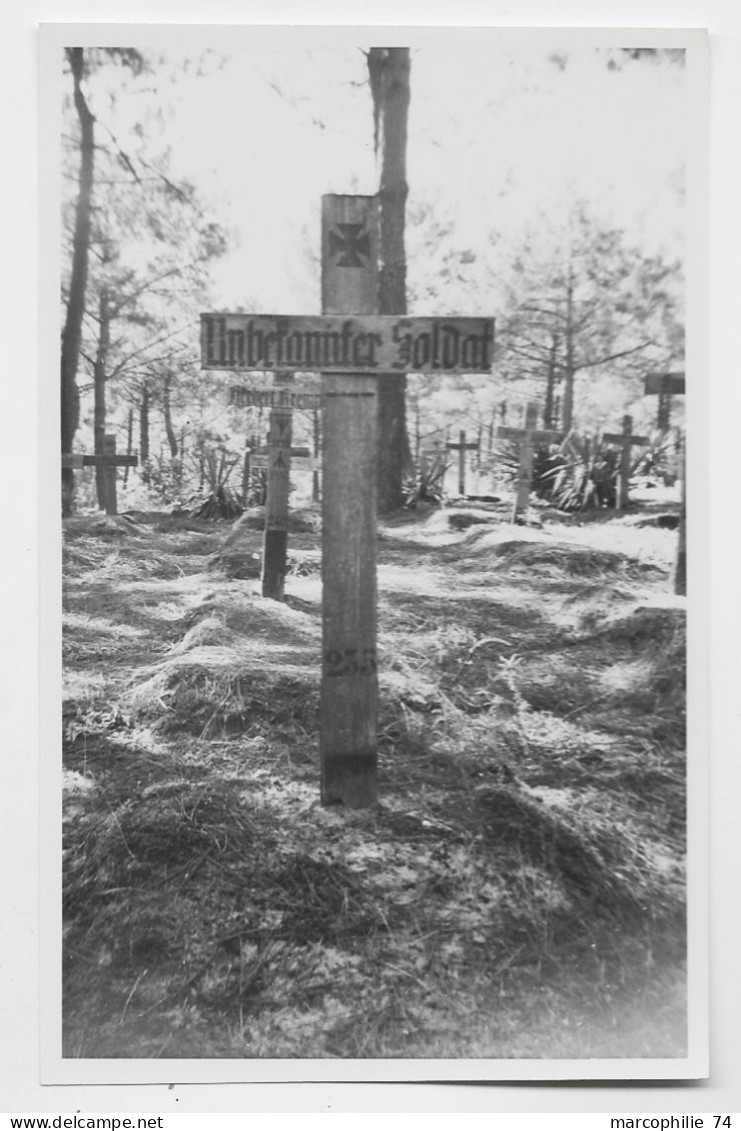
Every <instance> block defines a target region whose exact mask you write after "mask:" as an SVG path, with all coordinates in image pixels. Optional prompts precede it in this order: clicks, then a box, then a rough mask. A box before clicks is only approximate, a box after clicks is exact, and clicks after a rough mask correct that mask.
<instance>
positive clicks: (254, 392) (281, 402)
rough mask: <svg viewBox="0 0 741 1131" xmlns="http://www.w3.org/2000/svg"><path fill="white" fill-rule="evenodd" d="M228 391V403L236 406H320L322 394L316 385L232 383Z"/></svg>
mask: <svg viewBox="0 0 741 1131" xmlns="http://www.w3.org/2000/svg"><path fill="white" fill-rule="evenodd" d="M229 393H230V396H229V403H230V404H232V405H236V406H237V407H238V408H251V407H257V408H285V409H292V408H305V409H317V408H321V407H322V394H321V391H320V390H319V389H318V388H317V386H316V385H298V384H293V385H257V386H250V387H249V388H248V387H247V386H246V385H232V387H231V389H230V390H229Z"/></svg>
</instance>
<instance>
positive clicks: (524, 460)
mask: <svg viewBox="0 0 741 1131" xmlns="http://www.w3.org/2000/svg"><path fill="white" fill-rule="evenodd" d="M537 423H538V406H537V405H536V404H533V403H532V402H530V403H529V404H528V406H527V409H526V410H525V427H524V428H512V427H511V426H510V425H506V424H500V426H499V427H498V428H497V436H498V437H499V438H500V439H502V440H517V441H519V445H518V446H519V456H520V462H519V467H518V470H517V491H516V493H515V505H514V508H513V510H512V521H513V522H517V521H518V519H520V518H524V516H525V515H526V514H527V508H528V503H529V501H530V486H531V482H532V478H533V452H534V450H535V445H536V444H557V443H559V442H560V441H561V440H563V438H564V433H563V432H556V431H555V429H552V428H542V429H538V428H536V425H537Z"/></svg>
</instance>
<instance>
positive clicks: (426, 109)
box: [61, 33, 687, 507]
mask: <svg viewBox="0 0 741 1131" xmlns="http://www.w3.org/2000/svg"><path fill="white" fill-rule="evenodd" d="M367 52H368V48H367V47H365V46H363V45H362V44H360V45H357V44H352V43H348V44H347V45H343V46H342V47H340V48H338V47H337V46H336V45H333V46H332V47H329V46H328V44H327V43H326V42H322V40H321V38H318V39H317V38H316V37H314V38H310V39H309V40H308V41H307V40H306V39H304V38H302V37H301V36H299V37H298V38H296V37H293V38H291V37H288V38H287V39H286V38H285V37H284V36H283V37H279V38H277V39H276V38H275V37H274V36H271V35H270V34H267V33H266V34H261V35H260V36H259V37H258V39H257V40H253V41H250V40H247V41H242V42H240V43H236V44H235V45H234V46H233V47H230V48H229V50H228V51H222V50H217V49H203V50H200V51H189V52H182V51H171V52H169V53H166V54H163V53H161V52H149V53H148V52H146V51H143V52H138V51H137V52H134V51H128V50H126V49H117V50H115V51H105V50H100V49H95V48H87V49H85V50H84V51H82V52H81V53H78V55H77V57H76V59H75V57H74V56H73V55H72V54H71V53H70V52H69V51H68V52H67V56H66V60H65V63H66V71H67V80H68V81H67V86H66V91H65V97H64V107H63V122H62V186H61V187H62V200H63V239H64V247H63V252H62V265H63V283H64V286H65V290H64V294H63V300H64V302H65V303H66V304H67V308H68V310H69V306H70V270H69V268H70V265H71V264H72V262H73V254H72V252H73V244H74V230H75V228H74V225H75V216H76V209H77V207H78V205H79V200H80V188H79V186H80V179H79V167H80V156H81V152H82V151H83V150H84V149H85V145H86V141H85V138H84V137H83V132H84V127H83V126H82V125H81V123H83V121H84V115H83V116H82V117H81V110H80V107H81V106H82V105H83V101H82V100H84V107H85V109H86V112H87V113H88V114H89V115H90V114H91V115H92V116H93V119H94V122H93V126H92V129H93V147H92V152H93V170H92V222H91V231H90V256H89V273H88V281H87V282H88V285H87V291H86V301H85V314H84V319H83V332H82V343H81V352H80V365H79V371H78V374H79V375H78V382H77V387H78V390H79V394H78V395H79V410H78V409H77V406H71V407H70V403H69V402H70V397H69V395H68V393H63V406H64V413H63V419H65V415H66V413H67V412H68V411H69V412H70V413H71V414H72V416H73V417H75V420H79V434H77V435H76V438H74V437H75V432H76V430H75V428H74V424H73V426H72V427H71V429H68V430H67V435H66V437H65V444H64V446H65V447H66V448H69V447H70V440H71V438H72V441H73V442H74V443H75V444H76V446H77V448H80V449H82V450H96V451H100V450H102V447H101V445H102V438H103V435H104V434H105V433H106V432H109V433H110V432H111V431H113V432H114V433H116V434H117V436H118V450H119V451H122V450H123V449H125V450H126V451H127V452H129V453H130V452H133V451H135V450H137V449H138V454H139V458H140V463H141V474H140V475H134V476H131V478H129V476H128V474H127V475H126V487H127V490H126V492H125V496H124V505H128V506H135V507H136V506H144V507H147V506H153V505H158V504H162V503H165V504H168V505H185V504H186V503H188V501H189V500H191V499H192V498H193V496H194V495H195V494H197V493H198V492H202V491H203V488H204V482H205V480H206V479H207V478H208V468H209V466H212V465H213V460H214V457H215V456H218V458H219V459H221V458H222V457H225V458H226V459H227V460H230V461H231V462H232V463H234V464H235V465H236V463H237V462H239V457H240V454H241V452H242V451H243V450H244V447H245V444H250V445H251V446H253V447H255V446H258V447H259V445H260V444H261V443H264V442H265V439H266V432H267V416H268V414H267V412H266V411H264V410H260V409H250V410H247V411H245V410H244V409H243V408H231V407H230V406H229V394H228V380H226V379H225V376H224V375H219V374H211V373H206V372H202V371H201V370H200V369H199V357H198V353H199V351H198V313H199V312H200V311H202V310H204V309H215V310H240V311H254V312H275V313H286V314H288V313H298V312H302V313H318V312H319V251H318V242H319V223H318V211H319V201H320V197H321V195H322V193H323V192H353V193H373V192H374V191H375V190H376V187H377V176H378V174H377V162H376V153H375V138H374V121H373V105H372V99H371V90H370V85H369V82H368V66H367ZM75 71H76V72H77V73H76V75H75V73H74V72H75ZM411 73H412V78H411V90H412V95H411V104H410V121H409V142H408V181H409V185H410V192H409V198H408V201H407V219H406V225H407V226H406V250H407V264H408V266H407V297H408V309H409V311H410V313H413V314H429V313H436V314H480V315H493V316H494V317H495V319H496V322H497V347H496V353H495V359H494V366H493V374H482V375H480V376H473V377H469V378H466V379H464V380H461V379H459V378H446V377H437V378H434V379H429V378H424V379H423V378H420V377H417V378H415V377H414V376H412V377H411V378H410V380H409V385H408V398H407V429H408V433H409V442H410V448H411V452H412V454H413V456H414V457H415V461H416V462H417V463H419V457H420V452H421V451H422V450H423V449H424V448H425V447H429V446H430V445H435V444H444V443H445V442H446V441H447V440H448V439H450V438H453V436H452V433H457V432H458V431H460V430H463V429H465V430H467V431H468V434H469V438H470V437H471V436H474V437H476V439H477V440H478V442H479V445H480V451H482V452H484V451H486V452H491V451H492V448H493V440H494V436H495V426H496V424H498V423H515V424H518V423H520V422H521V420H522V413H523V411H524V406H525V403H526V402H527V401H528V400H535V401H537V402H538V403H539V404H540V405H541V409H542V420H543V424H544V425H545V426H546V427H556V428H562V429H563V430H564V431H569V430H570V429H572V428H577V429H580V430H581V431H583V432H587V431H588V432H592V433H598V432H599V431H601V430H603V429H613V430H614V429H615V428H616V427H617V426H618V425H619V422H620V418H621V416H622V414H623V413H625V412H630V413H631V415H632V416H633V420H634V426H635V427H637V428H638V429H641V428H643V429H644V430H646V429H649V428H650V427H651V424H652V422H653V418H654V416H655V402H652V401H651V400H647V399H645V398H644V377H645V376H646V374H648V373H650V372H666V371H670V370H672V369H674V370H676V369H677V368H679V369H681V368H682V367H683V361H684V272H683V258H684V195H685V159H686V136H685V134H686V130H685V123H686V118H687V84H686V75H685V69H684V52H683V51H682V50H679V49H659V50H657V49H651V48H649V49H643V48H639V49H634V50H630V49H628V50H626V49H617V48H616V49H613V48H601V49H595V48H593V47H591V46H589V47H586V46H585V47H581V46H576V47H573V48H570V49H568V50H565V49H564V50H560V49H553V48H551V49H549V48H547V47H546V46H545V45H542V46H537V45H526V44H525V45H524V44H523V43H522V41H520V42H513V41H505V40H496V39H494V40H491V39H489V38H488V37H482V39H481V40H480V41H479V42H477V43H476V44H473V43H472V41H471V40H470V39H469V40H467V41H466V42H465V45H462V46H461V49H460V50H457V49H456V43H455V40H454V39H453V40H451V41H450V42H447V41H443V40H440V39H437V40H436V41H431V42H430V43H429V44H425V45H423V46H421V47H419V48H415V49H414V50H413V51H412V60H411ZM75 91H76V94H75V93H74V92H75ZM88 140H89V139H88ZM72 289H74V288H72ZM73 395H74V393H73ZM78 412H79V415H78ZM681 414H682V413H681V408H680V410H679V413H677V412H676V409H675V423H681ZM302 416H303V418H302V417H297V421H296V426H295V434H294V443H298V444H302V443H309V444H311V443H312V442H313V443H314V444H315V445H317V444H318V435H317V430H318V418H317V417H316V416H313V418H312V414H309V413H307V414H302ZM455 438H457V436H455ZM382 442H383V440H382ZM102 478H103V476H102V472H101V473H99V480H100V481H99V483H98V499H99V501H100V502H101V503H102V501H103V497H102ZM479 489H480V488H479ZM91 501H92V500H91V498H90V492H89V488H88V492H87V494H86V493H85V492H84V491H83V494H82V495H81V497H80V502H81V504H82V505H83V506H84V505H85V504H87V503H90V502H91Z"/></svg>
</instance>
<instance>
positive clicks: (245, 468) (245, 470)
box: [242, 445, 252, 506]
mask: <svg viewBox="0 0 741 1131" xmlns="http://www.w3.org/2000/svg"><path fill="white" fill-rule="evenodd" d="M251 454H252V453H251V449H250V447H249V445H248V446H247V447H246V448H245V450H244V464H243V465H242V499H243V501H244V505H245V506H247V498H248V496H249V493H250V456H251Z"/></svg>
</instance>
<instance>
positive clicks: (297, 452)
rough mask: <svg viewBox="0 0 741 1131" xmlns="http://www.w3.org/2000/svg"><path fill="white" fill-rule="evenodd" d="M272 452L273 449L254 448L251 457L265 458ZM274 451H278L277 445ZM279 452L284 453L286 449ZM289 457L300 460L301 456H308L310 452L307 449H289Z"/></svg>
mask: <svg viewBox="0 0 741 1131" xmlns="http://www.w3.org/2000/svg"><path fill="white" fill-rule="evenodd" d="M273 450H274V449H273V448H270V447H267V448H265V447H263V448H256V449H255V450H254V451H253V452H252V455H253V456H267V455H270V453H271V452H272V451H273ZM275 450H279V449H278V446H277V445H276V448H275ZM280 450H282V451H285V450H286V449H285V448H282V449H280ZM291 455H292V456H295V457H297V458H299V459H300V458H301V457H302V456H310V455H311V452H310V451H309V449H308V448H291Z"/></svg>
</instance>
